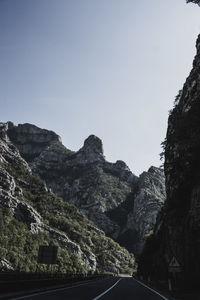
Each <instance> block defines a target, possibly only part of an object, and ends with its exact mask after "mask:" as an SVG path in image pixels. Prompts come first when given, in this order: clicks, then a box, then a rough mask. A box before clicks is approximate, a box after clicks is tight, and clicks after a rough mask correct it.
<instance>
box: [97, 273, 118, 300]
mask: <svg viewBox="0 0 200 300" xmlns="http://www.w3.org/2000/svg"><path fill="white" fill-rule="evenodd" d="M120 280H122V278H120V279H119V280H118V281H117V282H115V283H114V284H113V285H112V286H111V287H110V288H109V289H107V290H106V291H105V292H103V293H101V294H100V295H99V296H97V297H95V298H93V299H92V300H97V299H99V298H101V297H102V296H103V295H105V294H107V293H108V292H109V291H110V290H112V289H113V288H114V287H115V286H116V285H117V284H118V283H119V282H120Z"/></svg>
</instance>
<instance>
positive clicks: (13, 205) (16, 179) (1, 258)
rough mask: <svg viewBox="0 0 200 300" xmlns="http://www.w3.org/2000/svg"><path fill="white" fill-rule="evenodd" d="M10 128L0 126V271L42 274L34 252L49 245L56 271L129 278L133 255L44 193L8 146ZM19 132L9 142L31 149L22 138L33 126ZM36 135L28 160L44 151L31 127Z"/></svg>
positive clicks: (44, 188)
mask: <svg viewBox="0 0 200 300" xmlns="http://www.w3.org/2000/svg"><path fill="white" fill-rule="evenodd" d="M10 126H12V127H13V125H12V124H10V123H0V240H1V244H0V269H1V270H21V271H36V269H37V268H38V267H39V268H40V270H41V271H42V270H43V271H44V268H43V267H42V266H41V265H40V266H38V265H37V252H38V248H39V245H44V244H50V245H56V246H58V247H59V255H58V265H60V270H61V271H62V272H68V273H73V274H74V273H83V274H86V273H88V272H95V271H99V272H105V271H109V272H113V273H124V272H125V273H127V272H128V273H132V272H133V270H134V258H133V255H130V254H129V253H128V251H127V250H125V249H123V248H121V247H120V246H119V245H118V244H117V243H115V242H114V241H112V240H111V239H109V238H107V237H105V234H104V232H103V231H101V230H100V229H98V228H97V227H95V226H94V224H93V223H92V222H91V221H89V220H88V219H87V218H86V217H85V216H84V215H82V214H81V213H80V212H79V211H78V210H77V209H76V208H75V207H74V206H73V205H71V204H69V203H68V202H66V201H63V199H61V198H59V197H58V196H57V195H55V194H54V193H53V192H52V191H50V190H48V188H47V187H46V184H45V183H44V182H43V181H42V180H41V179H40V178H38V177H35V176H33V175H32V172H31V169H30V168H29V165H28V164H27V162H26V161H25V160H24V159H23V158H22V157H21V155H20V153H19V151H18V149H17V148H16V147H15V146H14V145H13V144H12V143H11V142H10V139H9V137H8V135H7V133H8V132H9V134H11V136H12V134H13V131H10V128H11V127H10ZM19 127H20V126H19ZM25 127H26V130H25V129H24V128H22V131H21V128H20V131H21V133H20V134H21V136H20V138H19V137H18V136H15V139H16V141H17V142H18V143H21V141H22V140H23V143H24V144H28V143H29V144H31V140H30V136H28V137H27V140H25V139H24V138H23V134H24V132H26V133H27V130H28V132H31V134H32V135H33V136H34V134H35V131H34V130H35V127H34V126H33V128H31V126H30V125H27V124H26V125H25ZM27 128H28V129H27ZM38 132H39V133H38ZM36 134H39V137H38V139H37V138H36V137H33V136H32V137H33V139H34V143H33V145H34V146H36V148H35V149H36V150H35V149H33V152H34V157H36V156H37V155H38V153H39V152H40V151H41V149H43V147H44V143H43V141H41V140H42V138H41V136H42V135H41V132H40V130H39V129H37V128H36ZM48 135H49V133H48ZM50 135H51V137H53V145H55V143H58V144H59V143H60V141H59V140H58V139H57V136H56V135H55V134H53V133H50ZM32 137H31V138H32ZM50 139H51V138H50ZM26 141H27V143H26ZM35 143H36V144H37V143H39V144H40V146H38V145H35ZM45 143H47V144H48V145H46V147H49V146H51V145H52V144H51V143H49V140H48V138H47V137H45ZM50 144H51V145H50ZM20 145H21V148H20V149H23V150H24V151H25V153H26V155H28V157H29V159H31V160H33V156H32V155H29V154H30V150H27V149H30V148H29V146H28V147H26V146H23V144H20ZM34 146H33V147H34ZM36 154H37V155H36Z"/></svg>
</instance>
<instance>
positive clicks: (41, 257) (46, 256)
mask: <svg viewBox="0 0 200 300" xmlns="http://www.w3.org/2000/svg"><path fill="white" fill-rule="evenodd" d="M57 254H58V247H57V246H40V247H39V250H38V259H37V262H38V263H39V264H45V265H53V264H57Z"/></svg>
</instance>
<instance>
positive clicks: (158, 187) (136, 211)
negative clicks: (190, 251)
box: [119, 167, 166, 255]
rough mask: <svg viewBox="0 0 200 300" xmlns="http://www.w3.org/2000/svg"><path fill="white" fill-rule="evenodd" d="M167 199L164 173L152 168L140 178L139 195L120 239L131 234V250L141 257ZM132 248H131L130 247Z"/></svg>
mask: <svg viewBox="0 0 200 300" xmlns="http://www.w3.org/2000/svg"><path fill="white" fill-rule="evenodd" d="M165 198H166V193H165V178H164V174H163V171H162V170H161V169H159V168H155V167H151V168H150V169H149V170H148V172H143V173H142V174H141V175H140V177H139V182H138V193H137V194H136V196H135V199H134V205H133V209H132V210H131V211H130V212H129V213H128V218H127V223H126V225H125V228H124V229H123V234H121V237H120V238H119V239H122V238H123V237H124V239H126V236H127V234H129V235H130V234H131V232H132V235H131V236H132V238H133V241H136V242H135V243H134V242H133V241H132V245H131V250H132V251H133V252H134V253H135V254H137V255H139V254H140V253H141V252H142V249H143V246H144V243H145V239H146V235H148V234H149V233H150V232H151V230H152V229H153V227H154V225H155V223H156V218H157V214H158V212H159V211H160V210H161V208H162V207H163V204H164V201H165ZM129 248H130V247H129Z"/></svg>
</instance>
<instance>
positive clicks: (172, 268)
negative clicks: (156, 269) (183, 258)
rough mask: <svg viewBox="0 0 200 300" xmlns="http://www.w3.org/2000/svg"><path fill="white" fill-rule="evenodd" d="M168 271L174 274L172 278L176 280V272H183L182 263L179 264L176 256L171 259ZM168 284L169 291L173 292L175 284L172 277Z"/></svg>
mask: <svg viewBox="0 0 200 300" xmlns="http://www.w3.org/2000/svg"><path fill="white" fill-rule="evenodd" d="M168 271H169V272H170V273H172V274H173V276H172V279H174V280H175V281H176V274H177V273H180V272H182V268H181V265H180V264H179V262H178V260H177V258H176V257H175V256H173V257H172V259H171V260H170V263H169V266H168ZM168 285H169V291H170V292H172V288H173V285H172V281H171V279H170V278H169V279H168Z"/></svg>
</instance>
